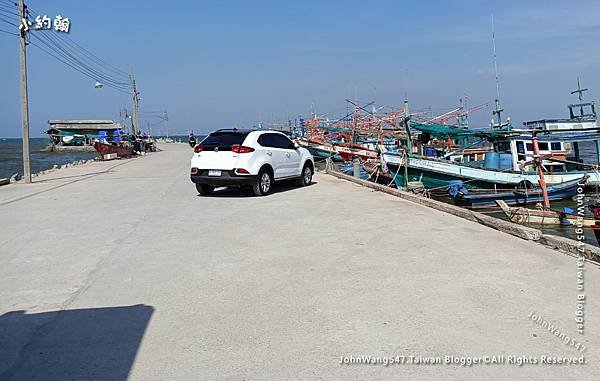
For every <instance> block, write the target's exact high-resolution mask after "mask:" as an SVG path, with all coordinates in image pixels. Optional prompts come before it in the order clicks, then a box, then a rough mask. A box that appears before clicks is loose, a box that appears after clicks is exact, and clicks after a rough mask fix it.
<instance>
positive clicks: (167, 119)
mask: <svg viewBox="0 0 600 381" xmlns="http://www.w3.org/2000/svg"><path fill="white" fill-rule="evenodd" d="M165 122H167V139H168V138H169V113H168V112H167V110H165Z"/></svg>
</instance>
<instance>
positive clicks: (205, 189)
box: [196, 184, 215, 196]
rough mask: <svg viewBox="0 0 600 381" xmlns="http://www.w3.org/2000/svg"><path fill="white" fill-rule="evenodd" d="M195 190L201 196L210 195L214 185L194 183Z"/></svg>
mask: <svg viewBox="0 0 600 381" xmlns="http://www.w3.org/2000/svg"><path fill="white" fill-rule="evenodd" d="M196 190H197V191H198V194H199V195H201V196H210V195H211V194H212V193H213V191H214V190H215V187H211V186H210V185H206V184H196Z"/></svg>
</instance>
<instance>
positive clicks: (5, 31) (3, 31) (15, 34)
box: [0, 29, 19, 37]
mask: <svg viewBox="0 0 600 381" xmlns="http://www.w3.org/2000/svg"><path fill="white" fill-rule="evenodd" d="M0 32H1V33H6V34H12V35H13V36H17V37H18V36H19V34H18V33H13V32H9V31H7V30H3V29H0Z"/></svg>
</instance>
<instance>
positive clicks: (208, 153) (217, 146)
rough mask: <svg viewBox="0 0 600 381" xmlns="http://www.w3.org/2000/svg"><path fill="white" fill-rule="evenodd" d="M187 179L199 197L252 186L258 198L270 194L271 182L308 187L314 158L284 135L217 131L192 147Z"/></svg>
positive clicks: (270, 132)
mask: <svg viewBox="0 0 600 381" xmlns="http://www.w3.org/2000/svg"><path fill="white" fill-rule="evenodd" d="M191 167H192V170H191V175H190V178H191V180H192V182H193V183H195V184H196V189H197V190H198V193H200V194H201V195H209V194H211V193H212V192H213V190H214V189H215V188H216V187H223V186H243V185H248V186H252V189H253V190H254V193H255V194H256V195H257V196H264V195H266V194H268V193H269V192H270V191H271V187H272V185H273V182H274V181H280V180H289V179H297V180H298V183H299V184H300V185H301V186H306V185H309V184H310V183H311V181H312V176H313V173H314V170H315V162H314V159H313V156H312V155H311V154H310V152H308V150H307V149H305V148H302V147H299V146H298V145H297V144H295V143H293V142H292V141H291V140H290V139H289V138H288V137H287V136H286V135H285V134H283V133H281V132H278V131H263V130H259V131H257V130H254V131H246V130H237V129H233V130H217V131H215V132H212V133H211V134H210V135H208V136H207V137H206V138H205V139H204V140H203V141H202V142H200V143H199V144H198V145H197V146H196V147H194V156H192V161H191Z"/></svg>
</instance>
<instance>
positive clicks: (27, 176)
mask: <svg viewBox="0 0 600 381" xmlns="http://www.w3.org/2000/svg"><path fill="white" fill-rule="evenodd" d="M23 19H25V20H26V19H27V13H26V8H25V0H19V24H21V23H22V20H23ZM26 36H27V31H26V30H25V28H21V30H20V33H19V46H20V49H19V58H20V73H21V117H22V119H23V126H22V127H23V132H22V135H23V136H22V137H23V181H24V182H26V183H31V166H30V162H29V95H28V94H27V54H26V48H27V41H26Z"/></svg>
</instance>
